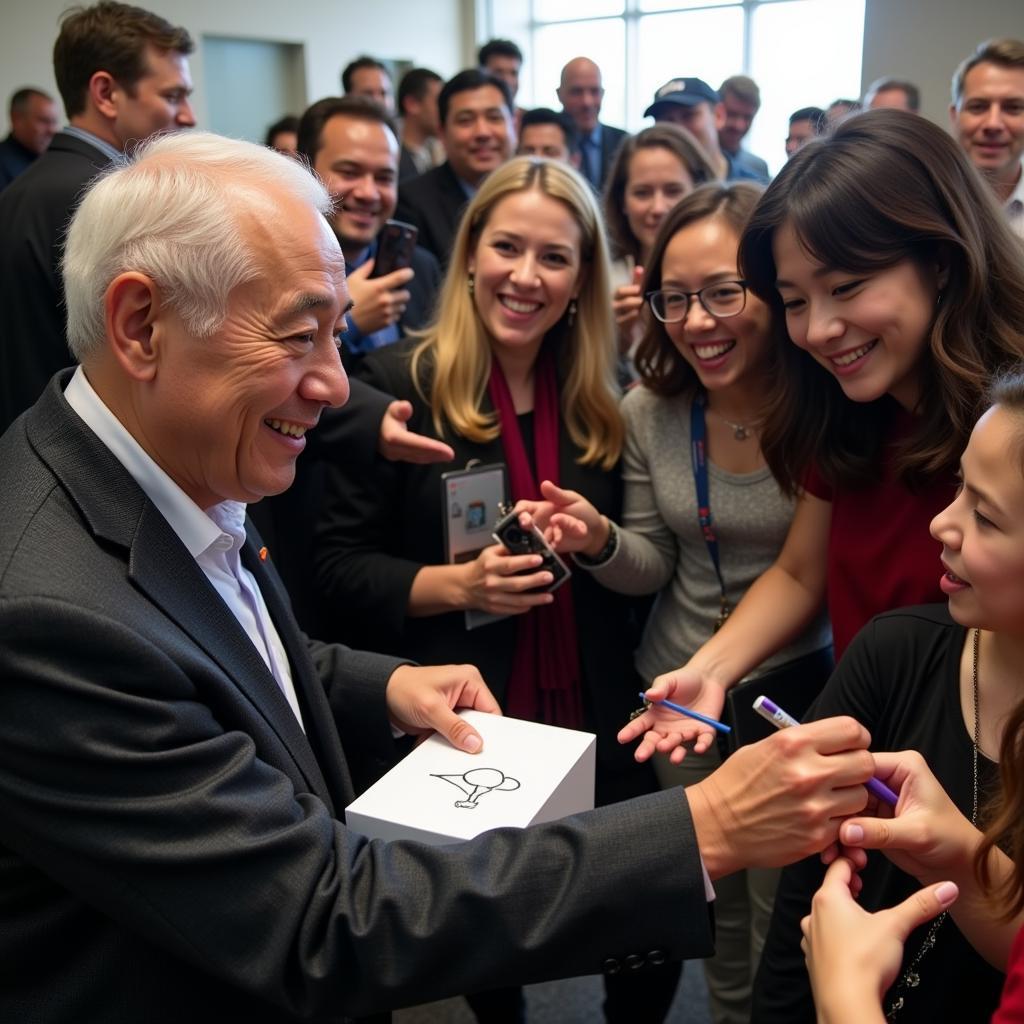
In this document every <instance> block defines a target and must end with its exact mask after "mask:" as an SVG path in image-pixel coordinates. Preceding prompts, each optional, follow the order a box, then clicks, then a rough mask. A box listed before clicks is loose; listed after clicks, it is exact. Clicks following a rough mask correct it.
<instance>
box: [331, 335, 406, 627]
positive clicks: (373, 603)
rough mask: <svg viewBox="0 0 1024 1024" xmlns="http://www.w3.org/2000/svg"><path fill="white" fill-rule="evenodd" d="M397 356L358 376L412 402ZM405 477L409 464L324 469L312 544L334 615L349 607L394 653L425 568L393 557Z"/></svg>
mask: <svg viewBox="0 0 1024 1024" xmlns="http://www.w3.org/2000/svg"><path fill="white" fill-rule="evenodd" d="M391 356H392V353H390V352H386V351H385V352H381V353H375V354H373V355H371V356H368V357H367V358H366V359H365V360H363V362H362V363H361V364H360V368H359V372H360V374H362V375H363V376H364V379H366V380H367V381H368V383H369V384H371V385H373V386H374V387H376V388H388V389H389V390H391V391H393V392H394V393H395V394H398V395H401V396H403V397H409V393H410V385H409V381H408V378H407V376H406V375H403V374H401V373H399V372H398V371H397V369H396V367H395V366H394V362H395V361H394V359H392V358H391ZM403 377H404V379H403ZM415 425H416V426H419V424H418V423H416V424H415ZM407 476H408V467H407V466H406V465H405V464H404V463H398V462H388V461H386V460H384V459H378V460H377V461H376V463H375V464H374V466H373V469H372V471H371V472H367V471H365V470H364V469H363V467H361V466H359V465H355V464H353V463H351V462H349V461H348V460H335V461H333V462H332V463H331V464H330V465H329V466H327V467H326V470H325V484H324V500H323V502H322V507H321V511H320V515H319V517H318V521H317V526H316V534H315V541H314V545H315V552H316V559H315V563H316V578H317V586H318V588H319V590H320V592H321V593H322V594H323V595H324V597H325V598H326V599H327V601H328V602H329V603H330V606H331V608H332V610H333V612H334V614H335V615H344V614H346V610H347V609H351V610H352V613H353V614H355V615H357V616H358V619H359V620H360V621H361V622H364V623H372V628H373V635H374V637H375V638H376V639H377V640H379V641H380V642H386V643H388V646H389V647H390V646H393V644H394V643H395V641H396V640H397V639H398V638H400V637H401V635H402V628H403V624H404V622H405V618H406V612H407V609H408V606H409V592H410V591H411V589H412V584H413V580H414V579H415V577H416V574H417V573H418V572H419V571H420V569H421V568H422V567H423V563H422V562H419V561H415V560H413V559H410V558H404V557H401V556H399V555H395V554H392V553H391V552H392V551H393V550H394V548H395V539H396V537H398V536H399V531H401V530H402V529H404V525H403V516H402V502H403V500H404V498H403V484H404V482H405V480H406V478H407Z"/></svg>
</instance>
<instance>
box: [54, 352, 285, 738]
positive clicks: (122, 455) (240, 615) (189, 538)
mask: <svg viewBox="0 0 1024 1024" xmlns="http://www.w3.org/2000/svg"><path fill="white" fill-rule="evenodd" d="M64 397H65V398H66V399H67V400H68V404H69V405H70V406H71V408H72V409H74V410H75V412H76V413H78V415H79V416H80V417H81V418H82V419H83V420H84V421H85V423H86V425H87V426H88V427H89V429H90V430H92V432H93V433H94V434H95V435H96V436H97V437H98V438H99V439H100V441H102V442H103V444H104V445H105V446H106V447H107V448H108V449H109V450H110V453H111V454H112V455H113V456H114V458H115V459H117V461H118V462H120V463H121V465H122V466H124V468H125V469H126V470H127V471H128V472H129V473H130V474H131V476H132V479H133V480H134V481H135V482H136V483H137V484H138V485H139V487H141V488H142V490H143V492H144V493H145V495H146V497H147V498H149V500H150V501H152V502H153V504H154V505H155V506H156V507H157V510H158V511H159V512H160V514H161V515H162V516H163V517H164V519H166V520H167V523H168V525H169V526H170V527H171V529H172V530H173V531H174V532H175V533H176V534H177V536H178V539H179V540H180V541H181V542H182V544H184V545H185V548H186V550H187V551H188V553H189V554H190V555H191V556H192V557H193V558H194V559H195V560H196V564H197V565H198V566H199V568H200V569H202V571H203V574H204V575H205V576H206V578H207V579H208V580H209V581H210V583H211V584H212V585H213V588H214V589H215V590H216V591H217V593H218V594H219V595H220V597H221V598H222V600H223V601H224V603H225V604H226V605H227V606H228V608H229V609H230V611H231V614H232V615H234V616H235V618H236V619H237V620H238V623H239V625H240V626H241V627H242V629H244V630H245V634H246V636H248V637H249V639H250V640H251V641H252V645H253V647H255V648H256V650H257V651H258V652H259V655H260V657H261V658H262V659H263V661H264V662H265V663H266V666H267V668H268V669H269V671H270V673H271V675H273V677H274V679H275V680H276V681H277V684H278V685H279V686H280V687H281V690H282V691H283V693H284V696H285V698H286V699H287V701H288V704H289V706H290V707H291V709H292V711H293V712H294V713H295V717H296V718H297V719H298V721H299V725H300V726H302V727H303V730H305V726H304V725H303V723H302V712H301V711H300V709H299V701H298V697H297V696H296V693H295V684H294V683H293V682H292V673H291V667H290V665H289V664H288V655H287V654H286V653H285V649H284V645H283V644H282V643H281V638H280V636H279V635H278V633H277V629H276V628H275V626H274V623H273V620H272V619H271V618H270V613H269V612H268V611H267V606H266V603H265V602H264V600H263V595H262V594H261V593H260V588H259V587H258V586H257V584H256V580H255V578H254V577H253V575H252V573H251V572H249V570H248V569H246V568H245V566H244V565H242V562H241V559H240V557H239V556H240V552H241V549H242V545H243V544H244V543H245V505H244V504H243V503H242V502H240V501H222V502H220V504H218V505H214V506H213V507H212V508H210V509H207V510H205V511H204V510H203V509H201V508H200V507H199V506H198V505H197V504H196V503H195V502H194V501H192V499H191V498H189V497H188V495H187V494H185V492H184V491H183V490H182V489H181V488H180V487H179V486H178V485H177V484H176V483H175V482H174V481H173V480H172V479H171V478H170V477H169V476H168V475H167V474H166V473H165V472H164V471H163V470H162V469H161V468H160V467H159V466H158V465H157V464H156V463H155V462H154V461H153V459H151V458H150V456H149V455H148V454H147V453H146V452H145V451H144V450H143V448H142V446H141V445H140V444H139V443H138V441H136V440H135V438H134V437H132V435H131V434H130V433H129V432H128V431H127V430H126V429H125V427H124V425H123V424H122V423H121V422H120V421H119V420H118V419H117V417H116V416H114V414H113V413H112V412H111V411H110V410H109V409H108V408H107V407H106V405H104V404H103V400H102V399H101V398H100V397H99V395H97V394H96V392H95V391H94V390H93V388H92V385H91V384H90V383H89V381H88V380H87V379H86V376H85V373H84V372H83V370H82V368H81V367H80V366H79V367H78V369H77V370H75V373H74V376H73V377H72V378H71V382H70V383H69V384H68V386H67V389H66V390H65V392H64Z"/></svg>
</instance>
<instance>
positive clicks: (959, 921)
mask: <svg viewBox="0 0 1024 1024" xmlns="http://www.w3.org/2000/svg"><path fill="white" fill-rule="evenodd" d="M192 48H193V41H192V38H191V36H190V34H189V32H188V31H187V29H185V28H184V27H180V26H174V25H171V24H170V23H168V22H167V21H165V20H164V19H163V18H161V17H159V16H157V15H154V14H152V13H150V12H147V11H145V10H142V9H141V8H137V7H132V6H128V5H125V4H121V3H118V2H114V0H101V2H99V3H96V4H94V5H93V6H90V7H85V8H76V9H74V10H72V11H70V12H68V13H67V14H66V15H65V16H64V18H63V20H62V23H61V27H60V32H59V36H58V38H57V41H56V44H55V47H54V71H55V78H56V81H57V84H58V89H59V92H60V99H61V101H62V103H63V107H64V111H65V115H66V118H67V122H68V123H67V126H66V127H64V128H63V129H61V130H59V131H58V113H57V105H56V103H55V101H54V100H53V99H52V98H51V97H49V96H48V95H46V93H44V92H43V91H41V90H39V89H35V88H31V87H26V88H23V89H19V90H18V91H17V92H16V93H15V94H14V96H13V97H12V99H11V133H10V135H9V136H8V138H7V139H6V140H5V141H4V142H3V143H0V189H2V191H0V430H2V431H5V432H4V433H3V437H2V440H0V478H2V481H3V486H2V487H0V635H2V637H3V641H2V644H0V678H2V683H3V685H2V687H0V810H2V812H3V813H2V814H0V822H2V824H0V905H2V906H3V907H4V920H5V927H4V928H3V929H0V959H2V960H3V962H4V964H5V968H4V975H5V980H4V982H3V983H2V984H0V1017H2V1018H3V1019H4V1020H7V1019H10V1020H39V1021H58V1020H65V1019H88V1020H96V1021H119V1022H121V1021H123V1022H125V1024H127V1022H136V1021H139V1020H148V1021H156V1022H160V1021H168V1022H170V1021H180V1020H182V1019H188V1018H192V1019H195V1020H214V1019H216V1020H234V1019H246V1020H251V1021H253V1022H257V1021H268V1022H269V1021H293V1020H294V1021H300V1020H302V1021H322V1022H326V1021H341V1020H346V1019H353V1018H356V1019H363V1018H377V1019H379V1016H380V1015H383V1014H386V1013H387V1012H388V1011H389V1010H391V1009H394V1008H396V1007H401V1006H404V1005H409V1004H411V1003H416V1002H423V1001H427V1000H431V999H434V998H439V997H441V996H447V995H459V994H462V995H465V996H466V998H467V999H468V1001H469V1005H470V1007H471V1009H472V1011H473V1013H474V1014H475V1015H476V1017H477V1019H478V1020H480V1021H482V1022H492V1021H493V1022H505V1021H522V1020H524V1019H525V1013H526V1011H525V1003H524V998H523V992H522V985H524V984H527V983H530V982H534V981H538V980H545V979H549V978H558V977H566V976H571V975H577V974H597V973H601V974H603V975H604V985H605V1002H604V1016H605V1019H607V1020H608V1021H631V1022H633V1021H641V1022H647V1021H650V1022H658V1021H661V1020H664V1019H665V1016H666V1014H667V1013H668V1010H669V1006H670V1004H671V1003H672V1000H673V997H674V995H675V991H676V987H677V984H678V980H679V976H680V970H681V966H680V965H681V962H682V961H683V960H685V959H692V958H701V959H703V961H704V970H705V975H706V979H707V984H708V991H709V996H710V1007H711V1016H712V1019H713V1020H714V1021H715V1022H716V1024H741V1022H746V1021H755V1022H769V1021H770V1022H779V1024H795V1022H800V1021H808V1022H810V1021H814V1020H815V1019H818V1020H822V1021H826V1022H835V1024H845V1022H846V1021H850V1022H853V1021H857V1022H860V1021H868V1020H872V1021H873V1020H876V1019H877V1020H879V1021H880V1020H883V1019H886V1020H892V1019H897V1020H903V1021H908V1022H909V1021H921V1022H925V1021H935V1020H942V1019H956V1020H957V1021H978V1022H984V1021H988V1020H989V1019H990V1018H991V1019H995V1020H998V1021H1000V1022H1009V1021H1024V939H1020V938H1015V936H1016V935H1017V933H1018V930H1019V929H1020V928H1021V926H1022V925H1024V853H1022V850H1024V846H1022V842H1021V824H1020V817H1021V811H1022V802H1024V796H1022V793H1024V764H1022V762H1021V744H1022V730H1024V690H1022V687H1021V682H1020V677H1019V668H1018V667H1019V665H1020V663H1021V655H1022V653H1024V652H1022V651H1021V650H1020V647H1021V640H1020V638H1021V635H1022V634H1024V582H1022V581H1024V243H1022V240H1021V236H1022V235H1024V175H1022V167H1024V42H1021V41H1016V40H1012V39H999V40H990V41H988V42H985V43H982V44H980V45H979V46H978V48H977V50H976V51H975V52H974V53H972V54H971V55H969V56H968V57H967V58H966V59H965V60H964V62H963V63H962V64H961V65H960V66H959V67H958V68H957V69H956V70H955V72H954V73H953V83H952V97H951V100H952V101H951V106H950V117H951V122H950V125H951V128H952V131H951V132H950V131H947V130H946V129H945V128H942V127H939V126H937V125H935V124H933V123H932V122H931V121H929V120H927V119H926V118H925V117H923V116H921V114H920V113H919V110H920V95H919V91H918V90H917V88H916V87H915V86H914V85H913V83H911V82H908V81H906V80H903V79H900V78H896V77H890V78H885V79H880V80H878V81H876V82H874V83H872V85H871V86H869V87H868V89H866V90H865V93H864V96H863V98H862V99H860V100H836V101H835V102H834V103H832V104H831V105H830V106H827V107H823V108H821V107H806V108H802V109H800V110H798V111H795V112H794V113H793V115H792V117H791V118H790V121H789V135H788V137H787V139H786V151H787V154H788V157H789V159H788V161H787V163H786V164H785V165H784V167H783V168H782V170H781V171H780V173H779V174H778V175H777V176H776V177H775V178H774V179H773V180H772V179H771V178H770V175H769V172H768V167H767V165H766V163H765V161H764V160H762V159H760V158H759V157H757V156H755V155H754V154H752V153H750V152H748V151H747V150H746V149H745V148H744V146H743V142H744V139H745V137H746V135H747V133H748V132H749V130H750V127H751V123H752V121H753V119H754V118H755V117H756V115H757V112H758V108H759V106H760V93H759V90H758V86H757V84H756V83H755V82H754V81H753V80H751V79H750V78H749V77H747V76H745V75H739V74H737V75H734V76H732V77H730V78H728V79H726V80H725V82H723V83H722V84H721V86H720V87H719V88H718V89H715V88H712V87H711V86H710V85H709V84H708V83H707V82H705V81H703V80H701V79H700V78H695V77H678V78H673V79H671V80H670V81H669V82H667V83H666V84H665V85H664V86H662V87H661V88H660V89H658V90H657V92H656V94H655V96H654V97H653V100H652V102H651V104H650V105H649V106H648V107H647V108H646V110H645V111H644V116H649V117H652V118H653V119H654V122H655V123H654V124H653V125H652V126H649V127H647V128H644V129H643V130H642V131H640V132H637V133H636V134H633V135H630V134H627V133H626V132H625V131H623V130H621V129H619V128H616V127H614V126H611V125H608V124H604V123H603V122H602V121H601V120H600V116H601V107H602V100H603V97H604V84H603V80H602V75H601V70H600V68H599V67H598V65H597V64H596V63H594V62H593V61H592V60H590V59H589V58H587V57H583V56H581V57H577V58H574V59H573V60H571V61H569V62H568V63H567V64H566V65H565V67H564V68H562V70H561V74H560V78H559V87H558V90H557V95H558V99H559V102H560V104H561V108H562V109H561V110H557V111H556V110H552V109H548V108H536V109H522V108H520V107H517V106H516V97H517V91H518V84H519V75H520V71H521V67H522V63H523V54H522V51H521V50H520V48H519V47H518V46H517V45H516V44H515V43H514V42H512V41H510V40H504V39H495V40H491V41H489V42H487V43H486V44H485V45H483V46H482V47H481V48H480V50H479V53H478V60H477V65H476V66H475V67H472V68H466V69H464V70H461V71H459V72H458V73H456V74H454V75H452V76H451V77H449V78H447V79H445V78H443V77H442V76H441V75H439V74H437V73H436V72H434V71H432V70H430V69H428V68H414V69H412V70H410V71H408V72H406V74H404V75H403V76H402V77H401V79H400V80H399V81H398V82H397V88H395V83H394V82H393V79H392V74H391V71H390V69H389V66H388V65H387V64H386V63H385V62H383V61H381V60H378V59H376V58H373V57H369V56H362V57H359V58H357V59H356V60H353V61H352V62H351V63H349V64H348V65H347V66H346V67H345V68H344V69H343V71H342V72H341V86H342V92H343V95H340V96H331V97H325V98H321V99H318V100H317V101H316V102H314V103H313V104H312V105H310V106H309V107H308V109H306V110H305V111H304V112H302V113H301V114H296V115H294V116H286V117H282V118H281V119H279V120H277V121H275V122H274V123H273V124H272V125H270V126H269V128H268V130H267V134H266V138H265V140H264V143H265V144H264V145H257V144H255V143H246V142H239V141H235V140H230V139H225V138H221V137H218V136H216V135H213V134H210V133H206V132H201V131H197V130H188V129H194V128H195V122H196V119H195V116H194V113H193V110H192V106H191V102H190V95H191V91H192V85H191V78H190V74H189V65H188V58H189V55H190V53H191V52H192ZM497 465H501V466H503V467H504V477H503V479H505V480H506V485H505V486H506V490H505V493H504V495H503V497H504V502H503V503H502V504H506V503H507V504H508V505H514V506H515V508H516V510H517V512H518V514H519V515H520V525H521V526H522V527H523V528H524V529H529V528H532V527H534V526H536V527H537V528H538V529H539V530H541V531H542V533H543V535H544V537H545V538H546V539H547V541H548V542H549V543H550V545H552V546H553V548H554V549H555V551H557V553H558V554H559V555H560V556H561V557H562V558H563V559H564V560H565V562H566V564H567V565H568V566H569V568H570V570H571V576H570V578H569V580H568V582H567V583H566V585H564V586H555V585H554V584H555V583H556V582H557V581H556V580H555V579H554V578H553V576H552V574H551V572H550V571H549V567H548V566H547V564H546V563H544V562H543V560H542V559H541V557H540V556H539V555H535V554H521V553H516V552H513V551H510V550H509V549H507V548H506V547H505V546H504V545H503V544H502V543H501V542H499V541H497V540H496V539H494V542H492V538H490V535H489V530H488V529H485V530H484V531H483V534H482V536H483V538H486V539H482V540H481V542H480V547H479V548H478V549H477V550H474V551H471V552H468V553H467V552H461V553H460V554H459V555H458V556H457V557H456V556H453V554H452V552H451V550H450V549H449V546H448V544H447V540H446V538H447V528H446V527H447V516H448V514H449V510H448V507H447V504H446V497H445V494H446V491H445V474H446V473H448V472H449V471H451V470H453V469H457V470H462V469H471V468H472V467H479V468H480V469H482V470H484V471H486V470H488V469H489V468H493V467H495V466H497ZM497 515H498V509H497V508H489V509H487V510H486V513H485V518H484V520H483V521H484V523H485V525H486V526H491V525H493V522H494V520H495V518H496V516H497ZM471 627H472V628H471ZM313 637H315V638H316V639H315V640H314V639H311V638H313ZM356 648H358V649H356ZM752 680H753V681H754V683H755V690H751V689H749V688H748V687H746V685H745V684H746V683H748V682H750V681H752ZM794 680H796V682H797V687H796V691H794V689H793V685H794ZM783 685H785V686H786V687H787V689H786V691H784V692H785V693H786V694H787V696H785V697H784V698H782V699H780V702H784V703H786V704H787V707H788V710H790V711H793V710H796V711H797V712H798V713H799V714H800V715H801V716H802V717H803V718H804V720H805V724H804V725H801V726H799V727H797V728H794V729H788V730H786V731H784V732H779V733H776V734H774V735H772V736H770V737H768V738H767V739H757V738H756V737H749V736H745V735H743V734H742V733H741V732H740V730H739V729H738V726H739V717H738V716H739V714H740V712H739V710H738V705H739V702H740V701H741V697H740V695H741V694H743V693H748V692H749V693H755V692H765V693H768V694H771V693H774V692H776V691H775V690H774V689H773V687H776V686H783ZM638 691H644V692H646V694H647V698H648V700H646V701H645V702H644V704H643V706H642V707H640V708H639V709H637V708H636V704H637V702H638V697H637V693H638ZM794 692H795V693H796V696H795V697H793V698H792V699H793V700H797V701H798V702H799V706H793V705H792V704H791V703H790V700H791V698H790V696H789V695H790V694H793V693H794ZM661 700H671V701H673V702H674V703H677V704H681V705H683V706H685V707H688V708H690V709H691V710H693V711H695V712H698V713H699V714H701V715H704V716H705V719H704V720H701V719H699V718H692V717H689V716H684V715H679V714H677V713H674V712H672V711H670V710H668V709H666V707H664V706H663V705H661V704H659V703H658V702H659V701H661ZM748 703H749V701H748ZM462 708H470V709H475V710H478V711H486V712H491V713H500V712H504V713H506V714H509V715H512V716H514V717H517V718H524V719H530V720H534V721H539V722H544V723H548V724H551V725H557V726H562V727H566V728H572V729H586V730H588V731H591V732H593V733H595V734H596V736H597V761H596V804H597V807H596V809H595V810H594V811H590V812H586V813H584V814H580V815H576V816H573V817H570V818H566V819H563V820H561V821H558V822H554V823H550V824H546V825H541V826H536V827H531V828H528V829H525V830H511V829H500V830H496V831H494V832H490V833H487V834H484V835H482V836H480V837H478V838H477V839H475V840H472V841H470V842H467V843H461V844H457V845H454V846H451V847H446V848H432V847H426V846H422V845H420V844H417V843H414V842H404V841H396V842H391V843H383V842H380V841H370V840H367V839H366V838H364V837H363V836H360V835H359V834H357V833H355V832H353V831H350V830H348V829H347V828H346V827H345V825H344V809H345V807H346V805H347V804H348V803H350V802H351V800H352V799H353V798H354V796H355V795H357V794H358V793H359V792H361V791H363V790H365V789H366V788H367V787H368V786H369V785H370V784H371V783H372V782H373V781H374V780H375V779H377V778H379V777H380V776H381V775H382V774H383V773H384V772H385V771H386V770H387V769H388V768H389V767H390V766H391V765H393V764H394V763H395V761H396V760H397V759H398V758H399V757H400V756H401V755H402V754H403V753H404V752H405V751H406V750H407V749H408V745H409V743H410V742H411V741H410V737H417V736H420V735H424V734H426V733H429V732H431V731H437V732H440V733H442V734H443V735H444V736H446V737H448V739H449V740H450V742H451V743H453V744H454V745H455V746H457V747H459V748H460V749H462V750H464V751H467V752H469V753H475V752H478V751H479V750H480V748H481V737H480V735H479V734H478V733H477V732H476V730H475V729H474V728H473V727H472V726H471V725H470V724H469V723H468V722H467V721H466V720H465V719H463V718H462V717H460V716H459V715H458V714H457V713H456V712H457V711H458V710H459V709H462ZM707 719H711V720H712V723H713V722H714V721H717V720H719V719H725V720H731V721H732V723H733V725H734V726H736V727H737V729H736V731H735V734H734V735H735V737H736V741H735V742H732V743H728V744H727V743H725V742H723V741H721V739H720V738H718V737H717V735H716V731H715V730H714V729H713V725H712V724H709V723H708V722H707ZM872 777H875V778H876V779H880V780H881V781H883V782H885V783H886V784H887V785H888V786H889V787H890V788H892V789H893V790H895V791H896V794H897V797H898V802H897V803H896V806H895V807H894V808H893V807H889V806H887V805H886V804H884V803H879V802H878V801H877V799H876V797H875V796H873V795H871V794H870V793H869V791H868V789H867V788H866V786H865V784H866V783H868V782H869V780H871V778H872ZM868 851H871V852H870V853H869V852H868ZM876 851H880V852H876ZM922 886H924V888H923V889H922V888H921V887H922ZM1022 934H1024V933H1022ZM126 965H127V967H128V969H126ZM1004 985H1005V991H1004ZM1001 998H1002V1004H1001V1005H1000V1000H1001ZM993 1014H995V1017H994V1018H993V1016H992V1015H993Z"/></svg>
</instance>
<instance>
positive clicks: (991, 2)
mask: <svg viewBox="0 0 1024 1024" xmlns="http://www.w3.org/2000/svg"><path fill="white" fill-rule="evenodd" d="M993 36H1012V37H1013V38H1016V39H1024V3H1022V2H1021V0H867V4H866V7H865V10H864V64H863V84H864V86H868V85H870V84H871V82H873V81H874V80H875V79H876V78H881V77H882V76H883V75H893V76H895V77H899V78H907V79H909V80H910V81H912V82H914V83H916V84H917V86H918V87H919V88H920V89H921V109H922V113H923V114H925V116H927V117H929V118H931V119H932V120H933V121H935V122H937V123H938V124H941V125H948V124H949V114H948V110H949V102H950V80H951V78H952V76H953V71H954V70H955V69H956V66H957V65H958V64H959V63H960V61H962V60H963V59H964V57H966V56H967V55H968V54H970V53H971V51H972V50H974V48H975V47H976V46H977V45H978V43H980V42H982V41H983V40H985V39H989V38H991V37H993Z"/></svg>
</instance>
